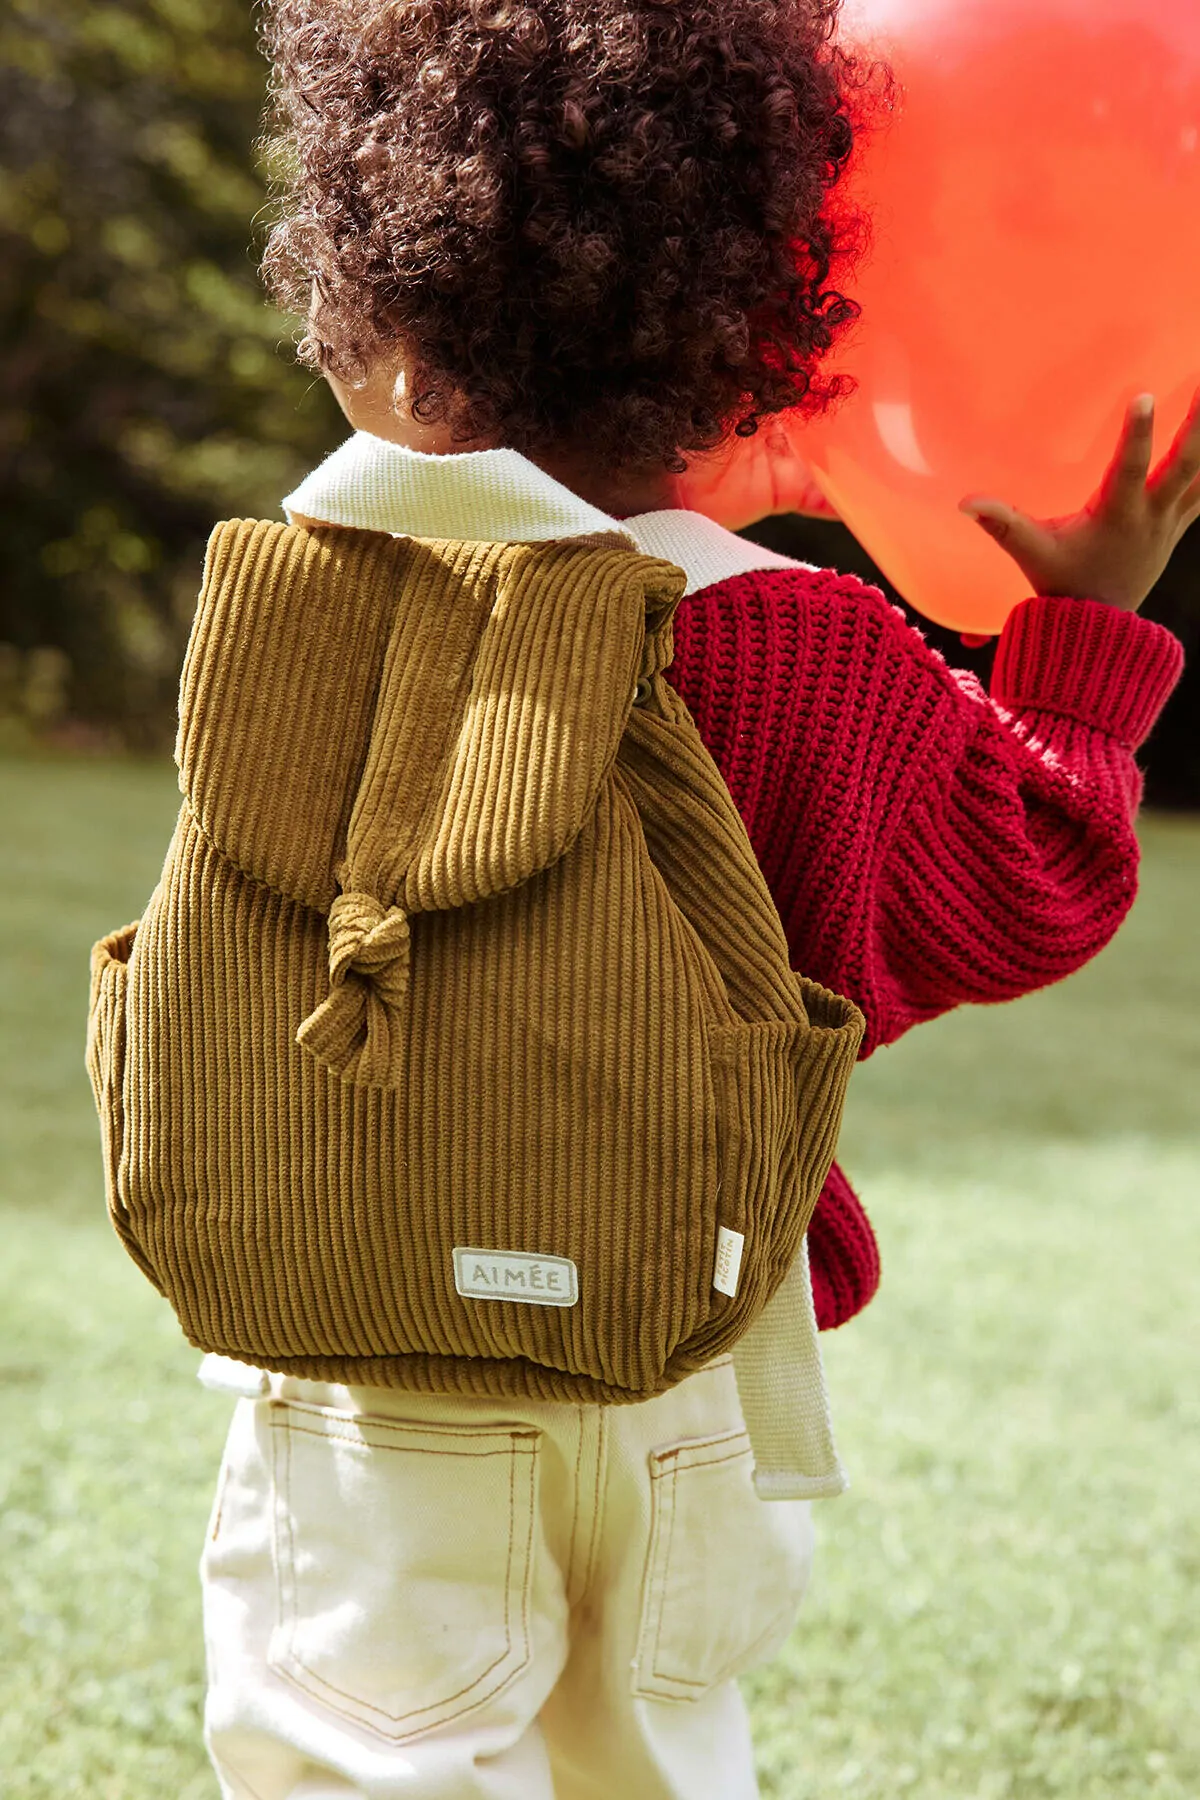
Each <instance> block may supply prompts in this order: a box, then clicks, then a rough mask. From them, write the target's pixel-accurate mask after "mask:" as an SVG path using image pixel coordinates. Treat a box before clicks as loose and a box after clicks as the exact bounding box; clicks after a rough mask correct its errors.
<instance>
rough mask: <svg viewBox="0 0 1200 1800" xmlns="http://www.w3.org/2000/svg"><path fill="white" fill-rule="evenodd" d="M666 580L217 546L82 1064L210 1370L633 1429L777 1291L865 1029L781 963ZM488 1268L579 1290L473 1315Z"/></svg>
mask: <svg viewBox="0 0 1200 1800" xmlns="http://www.w3.org/2000/svg"><path fill="white" fill-rule="evenodd" d="M682 591H683V576H682V574H681V573H680V571H679V570H677V569H675V568H674V567H672V566H671V565H670V564H668V563H664V562H661V561H656V560H654V559H652V558H649V557H645V556H641V555H639V554H637V553H636V552H635V551H633V550H631V549H630V548H629V546H628V545H627V544H626V543H624V542H623V541H621V540H613V539H606V538H604V537H602V536H601V537H593V538H590V539H589V538H574V539H569V540H564V541H559V542H547V543H540V544H520V543H502V544H497V543H486V544H480V543H471V542H459V541H455V542H448V543H436V542H429V541H425V540H420V539H416V538H407V539H402V540H397V539H392V538H389V537H386V536H382V535H379V534H375V533H370V532H364V531H345V530H340V529H324V530H318V531H303V530H299V529H295V528H292V527H285V526H279V525H273V524H266V523H261V522H247V521H235V522H233V523H231V524H227V525H223V526H220V527H218V528H217V530H216V532H215V533H214V534H213V538H212V540H211V543H210V547H209V555H208V560H207V563H206V570H205V579H204V585H203V590H202V593H201V600H200V606H199V609H198V613H197V618H196V624H195V627H194V630H193V634H192V639H191V644H190V646H189V651H188V657H187V662H186V665H185V670H184V680H183V688H182V695H181V716H180V731H179V747H178V756H179V763H180V771H181V786H182V788H183V792H184V803H183V807H182V810H181V813H180V818H179V824H178V827H177V830H176V834H175V837H174V840H173V842H172V846H171V849H170V851H169V853H168V858H167V863H166V867H165V869H164V872H163V877H162V880H161V882H160V883H159V886H158V888H157V889H156V891H155V894H154V896H153V897H152V899H151V902H150V905H149V907H148V909H147V912H146V915H145V917H144V918H143V920H142V921H141V923H140V926H139V927H138V928H136V930H135V929H134V928H132V927H131V928H129V930H127V931H126V932H124V933H118V934H115V935H114V936H113V937H110V938H108V939H106V940H104V942H103V943H102V944H100V945H98V946H97V947H96V951H95V953H94V962H93V990H92V1010H91V1028H90V1035H89V1068H90V1070H91V1074H92V1079H93V1083H94V1086H95V1091H96V1098H97V1104H98V1106H99V1108H100V1110H101V1114H102V1119H103V1123H104V1134H103V1135H104V1144H105V1155H106V1164H107V1170H108V1181H109V1203H110V1208H111V1210H112V1213H113V1217H114V1222H115V1223H116V1225H117V1229H118V1230H119V1232H120V1234H121V1236H122V1239H123V1241H124V1242H125V1243H126V1245H127V1247H128V1248H129V1249H130V1250H131V1252H132V1254H134V1256H135V1258H136V1259H137V1260H138V1262H139V1264H140V1265H141V1266H142V1267H143V1268H144V1269H145V1271H146V1272H147V1274H149V1275H150V1277H151V1279H153V1280H154V1281H155V1282H156V1284H157V1285H158V1286H159V1287H160V1288H161V1289H162V1290H163V1291H164V1292H165V1293H166V1294H167V1296H168V1297H169V1298H170V1300H171V1301H172V1303H173V1305H174V1306H175V1308H176V1311H177V1312H178V1314H179V1317H180V1320H181V1323H182V1325H183V1328H184V1330H185V1332H186V1334H187V1336H188V1337H189V1338H190V1340H191V1341H192V1342H193V1343H194V1344H196V1345H197V1346H198V1347H200V1348H202V1349H204V1350H208V1351H215V1352H219V1353H221V1354H223V1355H226V1356H231V1357H235V1358H238V1359H239V1360H242V1361H244V1362H248V1363H252V1364H258V1365H262V1366H265V1367H269V1368H273V1369H277V1370H281V1371H284V1372H290V1373H293V1374H297V1375H304V1376H311V1377H316V1378H319V1379H328V1380H335V1381H347V1382H357V1383H364V1384H377V1385H399V1386H405V1387H411V1388H417V1389H424V1390H429V1391H447V1392H450V1391H458V1392H468V1393H470V1392H476V1393H484V1394H493V1395H496V1394H527V1395H535V1396H539V1397H542V1398H546V1399H555V1400H601V1401H632V1400H638V1399H643V1398H647V1397H649V1396H650V1395H652V1394H654V1393H658V1392H661V1391H663V1390H664V1389H665V1388H666V1387H668V1386H670V1385H671V1384H672V1383H673V1382H674V1381H676V1380H679V1379H680V1378H682V1377H683V1376H684V1375H686V1374H688V1373H690V1372H692V1371H693V1370H695V1369H698V1368H699V1367H701V1366H702V1365H703V1364H705V1363H707V1362H709V1361H711V1360H712V1358H713V1357H715V1356H717V1355H719V1354H720V1353H722V1352H723V1351H725V1350H727V1349H729V1348H730V1347H731V1346H732V1345H733V1344H734V1343H735V1342H736V1341H737V1340H739V1339H740V1338H741V1336H742V1334H743V1333H744V1332H745V1331H746V1330H747V1329H748V1327H749V1326H750V1325H751V1324H752V1323H753V1321H754V1320H755V1319H756V1318H757V1317H758V1316H759V1314H760V1313H761V1312H762V1310H763V1308H764V1307H765V1306H766V1303H767V1302H768V1300H769V1299H770V1298H771V1297H772V1295H773V1294H774V1293H775V1292H776V1290H777V1289H778V1288H779V1286H780V1284H781V1282H782V1281H783V1279H784V1276H785V1275H786V1273H787V1271H788V1269H789V1267H790V1266H791V1265H792V1263H793V1261H794V1259H795V1257H796V1254H797V1251H798V1249H799V1245H800V1241H801V1237H802V1235H803V1232H804V1230H805V1228H806V1226H807V1224H808V1222H809V1219H810V1217H811V1214H812V1210H813V1207H814V1206H815V1204H816V1201H817V1197H818V1194H819V1192H820V1189H821V1185H822V1183H823V1181H824V1179H825V1176H826V1174H827V1171H828V1169H829V1165H830V1161H831V1158H832V1155H833V1150H834V1145H835V1141H836V1136H837V1130H838V1125H839V1122H840V1115H841V1108H842V1101H843V1097H844V1092H845V1086H846V1082H847V1079H848V1077H849V1073H850V1070H851V1068H852V1066H853V1064H854V1061H855V1058H856V1055H857V1051H858V1048H859V1044H860V1041H861V1037H862V1031H863V1020H862V1017H861V1015H860V1014H859V1013H858V1011H857V1009H856V1008H855V1007H854V1006H853V1005H852V1004H851V1003H850V1002H848V1001H846V1000H843V999H841V998H840V997H839V996H837V995H835V994H833V993H830V992H828V991H827V990H825V989H824V988H821V987H819V986H818V985H817V984H815V983H813V982H810V981H807V980H806V979H805V978H804V977H802V976H799V975H797V974H796V973H795V972H794V971H793V970H792V969H791V968H790V966H789V959H788V946H787V940H786V936H785V934H784V930H783V926H782V924H781V922H780V919H779V915H778V913H777V912H776V910H775V906H774V904H773V902H772V900H771V897H770V893H769V890H768V888H767V886H766V883H765V881H764V878H763V876H762V874H761V872H760V870H759V867H758V864H757V862H756V861H755V858H754V854H753V851H752V849H751V846H750V842H749V839H748V837H747V835H746V830H745V827H744V825H743V823H742V821H741V819H740V817H739V815H738V812H737V809H736V808H735V806H734V804H733V802H732V800H731V798H730V795H729V792H728V790H727V789H726V787H725V784H724V782H723V781H722V779H721V776H720V774H719V773H718V771H717V768H716V766H715V764H714V763H713V762H712V759H711V758H710V756H709V755H708V752H707V751H706V750H705V749H704V746H703V744H702V742H701V740H700V737H699V734H698V733H697V731H696V728H695V726H694V724H693V722H692V720H691V717H690V714H689V713H688V711H687V708H686V707H685V706H684V704H683V702H682V701H681V700H680V699H679V697H678V695H677V694H676V693H675V691H674V690H673V689H672V688H671V686H670V685H669V684H668V682H667V681H666V679H665V677H664V675H663V670H664V669H665V668H666V667H667V666H669V664H670V662H671V657H672V634H671V618H672V614H673V612H674V609H675V606H676V604H677V603H678V599H679V597H680V594H681V593H682ZM635 695H636V699H637V703H636V704H635ZM721 1227H724V1228H725V1229H726V1230H728V1231H732V1232H736V1233H738V1234H740V1235H741V1236H742V1237H743V1238H744V1240H745V1249H744V1257H743V1262H742V1267H741V1274H740V1280H739V1281H738V1283H737V1287H736V1293H735V1294H726V1293H722V1292H718V1291H717V1290H716V1289H715V1288H714V1286H713V1278H714V1269H715V1264H716V1255H717V1235H718V1230H719V1228H721ZM463 1247H470V1248H473V1249H476V1250H483V1251H502V1252H507V1253H513V1252H518V1253H525V1254H527V1255H530V1256H534V1257H538V1258H550V1257H558V1258H565V1259H569V1260H570V1261H571V1262H572V1263H573V1264H574V1265H575V1269H576V1271H577V1280H578V1298H577V1301H576V1302H575V1303H574V1304H554V1305H546V1304H531V1303H529V1302H528V1301H520V1300H509V1299H503V1300H501V1299H491V1298H489V1299H481V1298H478V1297H476V1296H474V1295H467V1294H464V1293H462V1292H460V1291H459V1289H458V1287H457V1285H456V1280H455V1264H454V1254H453V1253H454V1251H455V1250H456V1249H459V1250H461V1249H462V1248H463Z"/></svg>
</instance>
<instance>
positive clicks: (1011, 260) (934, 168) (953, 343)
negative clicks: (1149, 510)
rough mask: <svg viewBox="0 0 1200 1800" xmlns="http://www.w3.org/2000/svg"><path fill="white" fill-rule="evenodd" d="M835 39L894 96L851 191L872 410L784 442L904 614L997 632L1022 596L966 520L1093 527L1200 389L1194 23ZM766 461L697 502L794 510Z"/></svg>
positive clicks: (1044, 5) (859, 406)
mask: <svg viewBox="0 0 1200 1800" xmlns="http://www.w3.org/2000/svg"><path fill="white" fill-rule="evenodd" d="M841 35H842V38H843V41H845V42H847V43H848V44H853V45H854V46H855V48H859V47H864V46H870V47H872V48H875V49H877V50H878V52H879V53H880V54H881V55H882V56H883V57H885V58H886V59H887V61H888V62H890V64H891V65H892V68H893V70H894V71H895V74H896V76H897V79H898V82H899V84H900V90H901V93H900V104H899V107H898V109H897V112H896V114H895V117H894V118H893V120H892V121H891V122H890V124H889V125H888V126H887V127H886V129H884V130H883V131H882V132H880V133H878V134H877V135H874V136H868V137H866V138H865V139H864V141H863V142H862V144H861V147H856V150H855V153H854V157H853V158H852V162H851V166H850V168H849V169H848V171H847V177H846V187H847V193H848V195H849V197H851V198H852V199H854V200H856V201H857V202H859V203H860V204H862V205H864V206H865V207H866V208H867V210H868V211H869V212H870V214H871V215H872V218H873V222H874V244H873V248H872V250H871V251H870V253H869V256H868V258H867V260H866V261H865V262H864V263H863V265H862V267H861V268H860V269H859V271H858V272H857V273H856V275H855V277H854V279H853V281H852V282H850V283H849V284H848V291H850V292H852V293H853V295H854V298H855V299H856V300H858V301H859V302H860V304H861V306H862V309H863V314H862V318H861V320H860V321H859V323H858V324H857V325H856V326H855V327H853V328H852V331H851V332H850V333H848V334H847V336H846V337H845V338H844V339H843V340H842V341H841V343H840V345H839V347H838V349H837V350H836V351H835V353H834V356H833V358H832V360H831V364H830V366H831V368H837V369H844V370H845V371H846V372H847V373H849V374H851V375H853V376H854V377H855V378H856V379H857V381H858V384H859V386H858V391H857V392H856V393H855V394H854V396H853V397H852V398H851V399H849V400H848V401H845V402H843V403H842V404H841V405H840V406H839V407H838V408H837V409H836V410H835V411H834V412H832V413H830V414H827V415H826V416H825V417H824V418H822V419H818V420H815V421H810V422H805V421H803V420H800V419H799V418H798V416H796V415H792V416H790V417H785V419H783V420H781V421H779V422H778V423H777V425H776V429H775V434H774V437H775V443H776V445H777V446H779V445H780V444H781V442H782V439H783V438H786V440H787V443H788V448H789V453H790V455H791V457H792V458H793V459H796V458H800V459H802V460H803V461H805V462H807V463H808V464H809V465H810V466H811V468H812V470H813V471H814V472H815V475H816V477H817V481H818V483H819V485H820V487H821V488H822V490H823V491H824V493H825V494H826V495H827V496H828V498H829V500H830V501H831V502H832V504H833V505H834V506H835V507H836V509H837V511H838V512H839V513H840V515H841V516H842V518H843V519H844V520H845V522H846V524H847V525H848V526H849V527H850V529H851V530H852V531H853V532H854V534H855V536H856V537H857V538H858V539H859V540H860V541H861V542H862V544H863V545H864V546H865V547H866V549H867V550H868V551H869V552H870V554H871V555H872V557H873V558H874V559H875V561H876V562H877V563H878V564H879V566H880V567H881V568H882V569H883V570H884V571H885V573H886V574H887V576H888V578H889V579H890V580H891V581H892V582H893V583H894V584H895V586H896V587H897V588H898V589H899V591H900V592H901V593H902V594H903V595H904V596H905V598H906V599H907V600H909V601H911V603H912V604H913V605H914V606H916V607H918V608H919V609H920V610H921V611H922V612H923V613H925V614H926V615H927V616H928V617H929V618H932V619H937V620H939V621H940V622H941V623H942V624H945V625H950V626H952V627H954V628H955V629H957V630H960V631H969V632H988V633H991V632H995V631H998V630H999V629H1000V627H1001V625H1002V624H1003V622H1004V619H1005V618H1006V617H1007V615H1008V613H1009V612H1010V611H1011V610H1012V608H1013V606H1014V605H1016V603H1017V602H1018V601H1019V600H1020V599H1022V598H1023V597H1024V596H1025V594H1026V593H1027V592H1028V585H1027V583H1026V581H1025V578H1024V577H1023V576H1022V575H1021V574H1020V572H1019V570H1018V569H1017V568H1016V565H1015V564H1014V563H1013V562H1011V560H1010V559H1009V558H1008V557H1007V556H1006V555H1005V554H1004V552H1003V551H1002V550H1000V549H999V548H998V547H997V546H996V545H995V544H993V543H992V542H991V541H990V540H989V539H988V538H987V537H986V536H985V535H984V533H983V532H982V530H981V529H980V527H979V526H978V525H976V524H974V523H973V522H972V521H971V520H969V519H967V518H965V517H964V516H963V515H962V514H960V513H959V511H958V510H957V509H958V503H959V501H960V500H961V499H962V498H963V497H964V496H965V495H967V494H977V495H981V496H983V495H986V496H988V497H990V498H994V499H1000V500H1006V501H1008V502H1010V503H1011V504H1013V505H1016V506H1018V507H1020V508H1022V509H1023V510H1024V511H1026V512H1028V513H1032V514H1033V515H1034V516H1036V517H1041V518H1053V517H1058V516H1061V515H1063V514H1069V513H1073V512H1076V511H1078V510H1079V509H1080V508H1081V507H1082V506H1083V504H1084V503H1085V501H1086V500H1087V499H1088V498H1089V496H1090V495H1091V494H1092V493H1093V492H1094V491H1095V489H1096V487H1097V486H1098V484H1099V481H1100V478H1101V475H1102V474H1103V471H1104V469H1105V467H1106V465H1107V463H1108V461H1109V459H1110V457H1111V455H1112V452H1113V449H1114V447H1115V444H1116V440H1117V436H1118V432H1119V429H1120V424H1121V420H1122V416H1123V413H1124V409H1125V406H1126V405H1127V403H1128V401H1129V400H1130V399H1131V398H1132V397H1133V396H1134V395H1135V394H1138V393H1153V394H1155V395H1156V396H1157V399H1158V430H1159V433H1160V434H1161V438H1162V441H1161V442H1160V443H1159V444H1158V446H1157V448H1158V450H1159V451H1161V450H1163V449H1165V448H1166V444H1167V442H1168V441H1169V438H1170V437H1171V436H1173V434H1174V432H1175V430H1176V429H1177V428H1178V426H1179V424H1180V423H1181V422H1182V420H1183V417H1184V415H1185V413H1186V411H1187V408H1188V404H1189V402H1190V400H1191V397H1192V394H1193V391H1194V390H1195V388H1196V387H1197V386H1198V385H1200V0H848V4H847V6H846V10H845V13H844V15H843V21H842V28H841ZM781 434H782V437H781ZM770 442H771V440H770V438H769V437H764V439H763V441H762V442H761V443H756V440H754V439H749V440H746V441H745V442H744V443H739V444H738V445H737V446H736V448H735V451H734V456H733V459H732V462H731V463H730V464H729V465H728V466H727V468H726V470H725V472H724V473H723V474H721V475H719V476H718V475H717V474H716V472H715V471H713V470H712V469H711V468H709V469H708V470H702V469H700V468H697V471H696V476H695V478H694V481H693V482H692V484H691V486H690V487H689V488H688V492H689V494H690V495H691V496H692V498H691V503H692V504H695V505H699V506H702V507H704V508H705V509H706V510H712V511H713V512H714V513H715V514H716V516H720V517H722V518H723V519H724V520H725V521H726V522H728V523H738V524H741V523H745V522H746V521H747V520H748V519H749V518H750V517H752V516H755V515H754V504H755V503H759V502H764V501H765V504H762V505H761V510H760V511H759V512H758V514H757V516H759V517H761V516H762V514H763V513H764V512H766V511H769V510H777V509H779V501H780V493H781V490H783V488H784V486H785V482H784V481H782V480H780V479H778V478H777V477H776V476H772V475H771V474H770V472H769V470H768V468H767V462H768V459H769V458H770V456H771V450H770ZM786 465H787V457H786V456H785V457H784V464H783V468H784V473H785V476H786ZM794 469H795V462H794V460H793V474H794ZM735 515H740V516H736V517H735Z"/></svg>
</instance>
